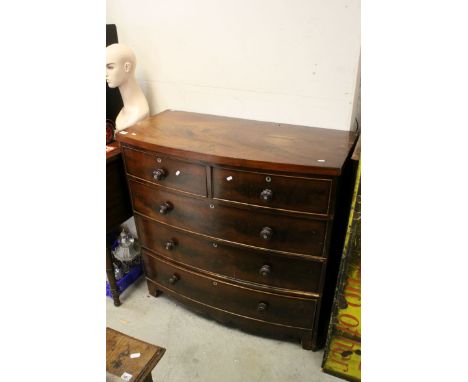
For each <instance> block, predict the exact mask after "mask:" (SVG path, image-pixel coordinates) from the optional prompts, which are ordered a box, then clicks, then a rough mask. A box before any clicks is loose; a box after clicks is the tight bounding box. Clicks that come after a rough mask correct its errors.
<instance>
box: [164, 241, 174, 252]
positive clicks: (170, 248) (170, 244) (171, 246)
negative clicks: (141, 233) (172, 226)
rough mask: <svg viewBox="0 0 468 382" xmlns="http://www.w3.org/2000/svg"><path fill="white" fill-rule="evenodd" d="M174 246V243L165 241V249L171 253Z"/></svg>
mask: <svg viewBox="0 0 468 382" xmlns="http://www.w3.org/2000/svg"><path fill="white" fill-rule="evenodd" d="M175 246H176V242H175V241H174V240H168V241H166V249H167V250H168V251H171V250H173V249H174V247H175Z"/></svg>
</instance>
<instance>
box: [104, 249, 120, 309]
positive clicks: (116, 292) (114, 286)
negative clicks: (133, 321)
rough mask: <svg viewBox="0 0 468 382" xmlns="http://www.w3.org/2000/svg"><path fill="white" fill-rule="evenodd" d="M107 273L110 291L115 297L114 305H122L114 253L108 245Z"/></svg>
mask: <svg viewBox="0 0 468 382" xmlns="http://www.w3.org/2000/svg"><path fill="white" fill-rule="evenodd" d="M106 273H107V280H109V285H110V291H111V295H112V298H113V299H114V305H115V306H120V304H121V302H120V299H119V295H120V293H119V289H118V287H117V282H116V281H115V271H114V264H113V262H112V253H111V251H110V250H109V247H107V246H106Z"/></svg>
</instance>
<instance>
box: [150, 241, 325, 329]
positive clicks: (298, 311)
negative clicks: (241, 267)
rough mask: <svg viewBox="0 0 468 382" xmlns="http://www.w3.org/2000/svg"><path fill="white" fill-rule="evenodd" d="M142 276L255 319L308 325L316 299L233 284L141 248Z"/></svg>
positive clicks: (302, 326) (178, 291)
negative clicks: (143, 267)
mask: <svg viewBox="0 0 468 382" xmlns="http://www.w3.org/2000/svg"><path fill="white" fill-rule="evenodd" d="M142 253H143V260H144V263H145V271H146V276H147V277H148V278H149V279H150V280H152V281H154V282H155V283H157V284H160V285H162V286H163V287H165V288H168V289H170V290H172V291H174V292H176V293H178V294H181V295H183V296H186V297H189V298H191V299H194V300H196V301H199V302H201V303H204V304H207V305H209V306H213V307H215V308H218V309H223V310H226V311H228V312H232V313H235V314H240V315H243V316H246V317H251V318H255V319H258V320H262V321H266V322H272V323H276V324H282V325H288V326H294V327H300V328H309V329H310V328H312V325H313V322H314V314H315V307H316V300H315V299H309V298H297V297H285V296H280V295H276V294H273V293H266V292H261V291H257V290H253V289H249V288H244V287H239V286H235V285H233V284H230V283H226V282H223V281H220V280H219V279H215V278H211V277H206V276H202V275H200V274H198V273H196V272H193V271H188V270H186V269H185V268H183V267H178V266H175V265H173V264H171V263H169V262H166V261H164V260H162V259H160V258H157V257H153V256H152V255H151V254H149V252H148V251H145V250H143V251H142Z"/></svg>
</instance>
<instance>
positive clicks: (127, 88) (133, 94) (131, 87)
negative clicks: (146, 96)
mask: <svg viewBox="0 0 468 382" xmlns="http://www.w3.org/2000/svg"><path fill="white" fill-rule="evenodd" d="M119 91H120V95H121V96H122V101H123V104H124V107H126V106H127V107H128V106H131V105H132V104H133V103H134V101H135V100H136V99H138V98H139V97H140V96H141V95H142V91H141V89H140V86H139V85H138V82H137V80H136V78H135V77H134V76H131V77H129V78H128V80H127V81H125V82H124V83H123V84H122V85H120V86H119Z"/></svg>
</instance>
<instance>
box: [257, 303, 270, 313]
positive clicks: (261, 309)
mask: <svg viewBox="0 0 468 382" xmlns="http://www.w3.org/2000/svg"><path fill="white" fill-rule="evenodd" d="M257 310H258V311H259V312H266V311H267V310H268V304H267V303H266V302H260V303H259V304H258V306H257Z"/></svg>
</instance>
